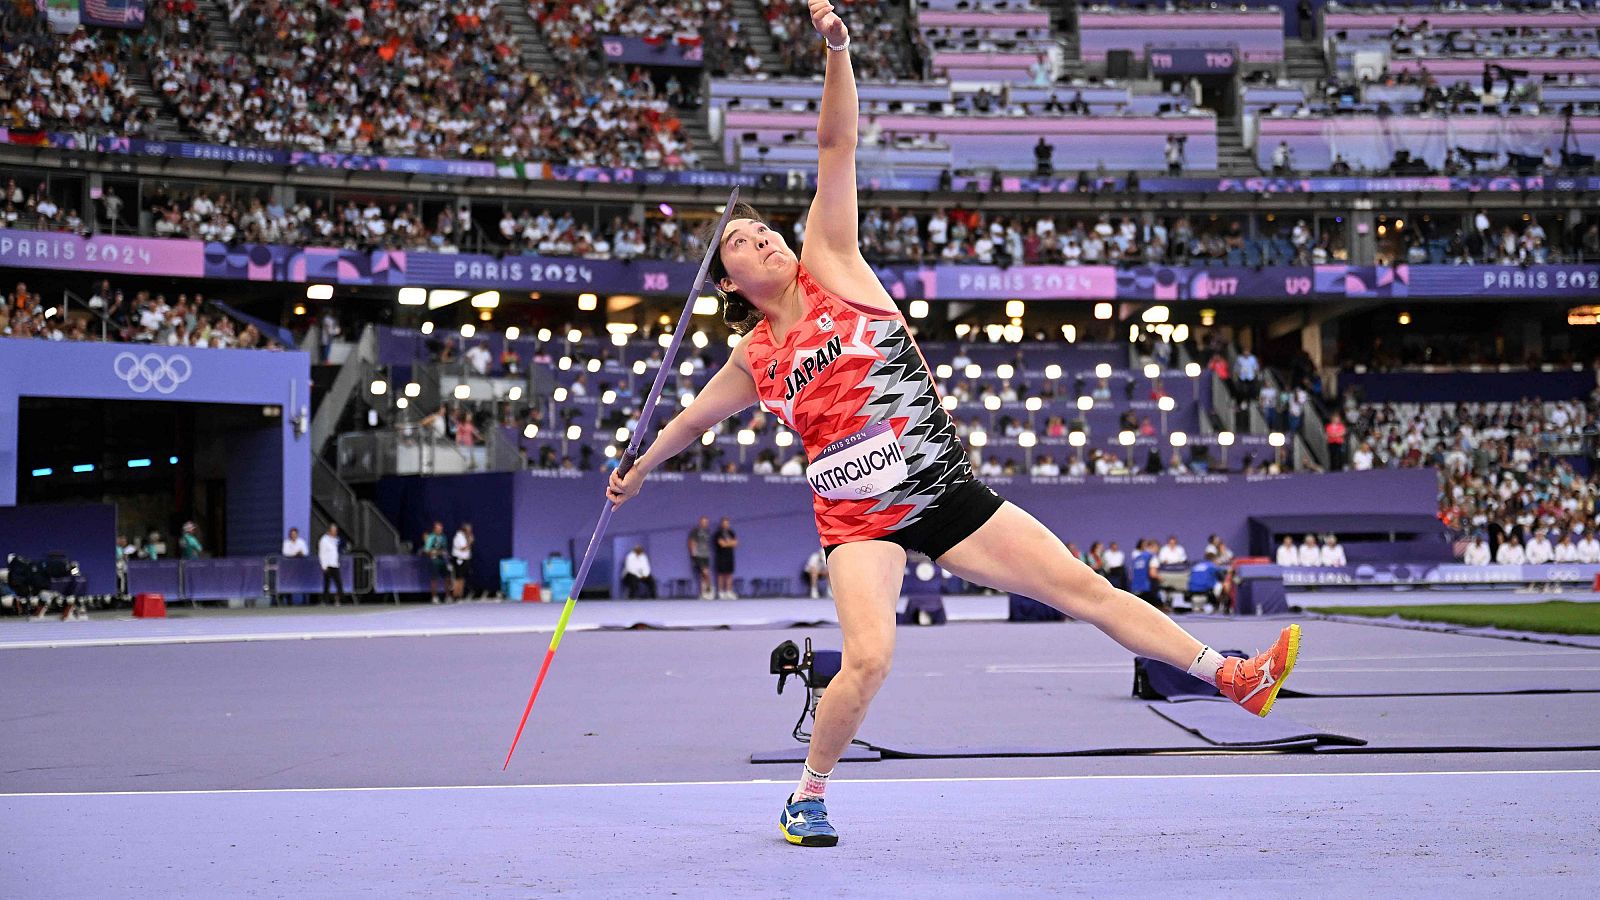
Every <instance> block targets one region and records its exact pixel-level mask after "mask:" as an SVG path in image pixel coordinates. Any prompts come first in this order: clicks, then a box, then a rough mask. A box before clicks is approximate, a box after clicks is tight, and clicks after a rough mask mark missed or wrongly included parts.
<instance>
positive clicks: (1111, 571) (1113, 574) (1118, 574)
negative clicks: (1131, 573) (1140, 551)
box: [1101, 541, 1128, 589]
mask: <svg viewBox="0 0 1600 900" xmlns="http://www.w3.org/2000/svg"><path fill="white" fill-rule="evenodd" d="M1101 561H1102V562H1103V563H1104V564H1105V576H1106V578H1107V580H1109V581H1110V582H1111V583H1112V584H1113V585H1115V586H1116V587H1119V588H1124V589H1125V588H1126V587H1127V584H1128V567H1127V562H1128V557H1127V555H1126V554H1124V553H1123V552H1122V549H1121V548H1120V547H1118V546H1117V542H1116V541H1112V542H1111V546H1110V547H1108V548H1106V552H1105V554H1104V555H1103V556H1102V557H1101Z"/></svg>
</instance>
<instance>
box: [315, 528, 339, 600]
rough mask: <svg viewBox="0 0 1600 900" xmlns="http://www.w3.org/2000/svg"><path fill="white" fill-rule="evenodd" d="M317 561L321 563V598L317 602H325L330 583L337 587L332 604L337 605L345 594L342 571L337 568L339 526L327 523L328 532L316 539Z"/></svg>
mask: <svg viewBox="0 0 1600 900" xmlns="http://www.w3.org/2000/svg"><path fill="white" fill-rule="evenodd" d="M317 562H318V563H320V564H321V565H322V599H321V600H319V601H317V602H318V604H322V603H326V602H327V600H328V585H329V584H330V583H331V584H333V586H334V587H336V588H338V593H336V594H334V596H333V605H334V606H338V605H339V601H340V599H341V598H343V597H344V596H345V591H344V573H343V572H341V571H340V570H339V526H337V525H329V526H328V533H327V534H324V535H323V536H322V537H320V538H318V539H317Z"/></svg>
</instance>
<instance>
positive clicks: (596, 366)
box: [584, 359, 600, 372]
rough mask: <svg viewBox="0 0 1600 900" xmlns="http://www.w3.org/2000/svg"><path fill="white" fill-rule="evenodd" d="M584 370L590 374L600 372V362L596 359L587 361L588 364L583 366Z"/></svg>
mask: <svg viewBox="0 0 1600 900" xmlns="http://www.w3.org/2000/svg"><path fill="white" fill-rule="evenodd" d="M584 368H585V369H588V370H589V371H591V372H598V371H600V360H598V359H591V360H589V362H588V363H587V364H586V365H585V366H584Z"/></svg>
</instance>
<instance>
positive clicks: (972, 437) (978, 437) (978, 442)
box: [967, 429, 989, 447]
mask: <svg viewBox="0 0 1600 900" xmlns="http://www.w3.org/2000/svg"><path fill="white" fill-rule="evenodd" d="M967 442H968V443H970V444H972V446H974V447H982V446H984V445H986V444H988V443H989V435H988V434H987V433H986V432H984V431H983V430H982V429H976V430H974V431H973V432H972V433H970V434H968V435H967Z"/></svg>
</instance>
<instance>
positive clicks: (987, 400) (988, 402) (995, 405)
mask: <svg viewBox="0 0 1600 900" xmlns="http://www.w3.org/2000/svg"><path fill="white" fill-rule="evenodd" d="M983 408H984V409H987V410H988V411H990V412H994V411H995V410H997V409H999V408H1000V398H999V397H998V396H996V395H994V394H989V395H988V396H986V397H984V398H983Z"/></svg>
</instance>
